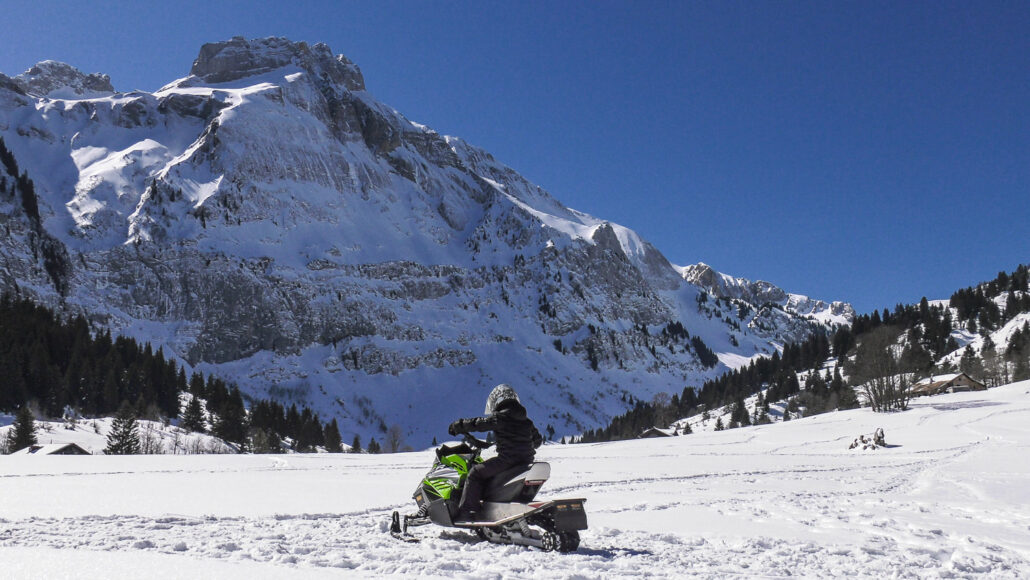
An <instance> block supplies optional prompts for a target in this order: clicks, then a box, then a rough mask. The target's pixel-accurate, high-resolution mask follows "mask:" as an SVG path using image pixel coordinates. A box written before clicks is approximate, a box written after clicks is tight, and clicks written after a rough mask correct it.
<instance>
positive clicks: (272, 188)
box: [0, 38, 853, 444]
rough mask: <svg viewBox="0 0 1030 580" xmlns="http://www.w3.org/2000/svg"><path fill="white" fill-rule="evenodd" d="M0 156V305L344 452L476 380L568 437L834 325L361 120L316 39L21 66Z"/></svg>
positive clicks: (392, 120)
mask: <svg viewBox="0 0 1030 580" xmlns="http://www.w3.org/2000/svg"><path fill="white" fill-rule="evenodd" d="M0 137H2V138H3V142H4V144H5V146H6V148H7V149H9V150H10V152H11V153H12V154H13V159H14V161H15V164H16V167H15V166H11V167H6V174H5V167H3V166H0V178H2V179H3V181H0V228H2V230H3V231H4V232H5V236H4V237H3V238H2V239H0V250H2V253H0V291H4V292H12V293H17V294H20V295H23V296H28V297H31V298H32V299H34V300H37V301H39V302H41V303H45V304H47V305H50V306H53V307H55V308H59V309H63V310H65V311H69V312H81V313H85V314H86V315H87V316H88V317H89V318H90V319H91V320H92V321H93V322H94V323H95V324H98V325H104V326H109V327H111V328H113V329H114V330H115V331H116V332H119V333H123V334H126V335H129V336H132V337H134V338H136V339H139V340H142V341H148V342H151V343H153V344H154V345H155V347H163V348H164V349H165V352H167V353H169V354H170V355H171V356H174V357H177V358H179V359H180V360H181V361H182V362H184V363H186V364H188V365H190V366H191V367H192V368H193V369H195V370H199V371H202V372H205V373H215V374H217V375H219V376H222V377H224V378H226V379H229V380H233V381H235V382H236V383H237V384H239V386H240V387H241V389H243V390H244V392H246V393H249V394H251V395H255V396H261V397H272V398H276V399H279V400H283V401H287V402H290V401H293V402H303V403H305V404H308V405H310V406H311V407H312V408H314V409H315V410H316V411H318V412H319V413H320V414H321V415H322V416H323V417H324V418H330V417H333V416H335V417H337V418H339V420H340V426H341V430H342V432H343V433H344V435H345V438H347V434H348V433H361V434H363V435H365V436H366V437H367V436H368V435H373V434H378V433H380V432H381V431H385V429H386V427H387V426H388V425H390V424H395V423H396V424H400V425H404V426H405V427H406V429H407V436H408V437H409V440H410V441H411V442H412V443H414V444H420V443H425V442H428V440H429V439H431V438H432V437H433V436H434V435H439V434H440V433H441V432H442V430H443V428H444V426H445V425H446V424H447V422H448V420H449V419H450V418H452V417H453V416H454V415H455V414H457V415H469V414H475V413H477V412H479V408H480V407H481V403H482V400H483V399H484V397H485V394H486V393H487V392H488V389H489V388H491V387H492V386H493V385H495V384H497V383H500V382H508V383H511V384H513V385H515V386H516V388H518V389H519V391H520V393H522V395H523V399H524V401H525V402H526V403H527V406H528V407H529V409H530V412H531V414H532V415H533V416H534V417H536V418H537V422H538V423H540V424H541V426H542V427H543V426H547V425H551V426H552V427H553V428H554V430H555V431H556V432H557V433H558V434H559V435H560V434H563V433H569V432H578V431H581V430H582V429H583V428H585V427H588V426H596V425H598V424H600V423H601V422H603V421H605V420H606V419H608V418H609V417H610V416H612V414H614V413H618V412H622V411H624V410H625V409H626V408H627V407H628V406H629V405H631V404H632V402H633V400H634V399H648V398H650V397H651V396H652V395H653V394H654V393H657V392H663V391H670V392H671V391H678V390H680V389H682V388H683V386H684V385H688V384H699V383H700V382H701V381H702V380H704V379H705V378H708V377H712V376H714V375H716V374H718V373H720V372H723V371H725V370H726V369H727V368H733V367H736V366H739V365H741V364H744V363H746V362H747V361H748V360H750V359H751V358H752V357H755V356H763V355H767V354H770V353H772V352H774V351H775V350H776V349H777V348H780V347H781V346H782V345H783V344H784V343H785V342H788V341H795V340H799V339H802V338H804V337H806V336H808V335H810V333H812V332H814V331H820V330H822V329H825V328H827V327H828V326H830V325H832V324H842V323H847V321H848V320H849V318H850V317H851V316H853V311H852V310H851V308H850V307H849V306H847V305H845V304H841V303H836V302H835V303H832V304H827V303H824V302H821V301H815V300H809V299H808V298H805V297H801V296H796V295H791V294H788V293H786V292H784V291H782V290H780V289H778V288H775V287H773V286H771V285H768V284H765V283H756V284H752V283H747V282H746V281H741V280H738V279H734V278H729V277H726V276H723V275H721V274H718V273H716V272H714V271H713V270H711V269H710V268H707V267H706V266H705V267H703V268H702V267H700V266H703V265H698V266H691V267H687V268H679V267H676V266H673V265H672V264H670V263H669V262H668V261H667V260H666V258H665V257H664V256H663V255H662V254H661V252H659V251H658V250H657V249H656V248H655V247H653V246H652V245H651V244H649V243H648V242H647V241H645V240H644V239H643V238H641V237H640V236H639V235H638V234H636V233H635V232H633V231H631V230H629V229H626V228H624V227H622V226H619V225H617V224H615V223H612V222H609V221H606V220H603V219H598V218H594V217H592V216H589V215H586V214H583V213H581V212H578V211H575V210H573V209H570V208H567V207H565V206H564V205H562V204H561V203H560V202H559V201H558V200H557V199H555V198H554V197H552V196H551V195H550V194H549V193H548V192H546V191H544V190H543V189H542V188H540V187H539V186H536V185H534V184H533V183H531V182H530V181H528V180H527V179H525V178H524V177H522V176H521V175H519V174H518V173H517V172H516V171H514V170H513V169H511V168H509V167H507V166H505V165H504V164H502V163H501V162H499V161H498V160H496V159H494V157H493V156H491V155H490V154H489V153H488V152H486V151H483V150H482V149H479V148H476V147H474V146H472V145H470V144H468V143H466V142H464V141H462V140H461V139H459V138H455V137H447V136H444V135H441V134H439V133H437V132H436V131H434V130H432V129H430V128H428V127H425V126H423V125H419V124H418V123H414V122H412V121H409V120H408V119H406V118H405V117H404V116H403V115H401V114H400V113H398V112H397V111H395V110H393V109H392V108H390V107H389V106H386V105H384V104H382V103H381V102H379V101H377V100H376V99H375V98H374V97H373V96H372V95H371V94H370V93H369V92H368V91H367V90H366V88H365V83H364V79H363V77H362V74H361V71H360V70H359V69H358V67H357V66H356V65H355V64H354V63H352V62H351V61H350V60H348V59H347V58H346V57H344V56H342V55H340V56H334V55H333V53H332V52H331V51H330V49H329V48H328V47H327V46H325V45H324V44H315V45H308V44H306V43H303V42H291V41H289V40H286V39H282V38H267V39H260V40H246V39H243V38H233V39H232V40H229V41H226V42H219V43H213V44H207V45H204V46H203V47H202V48H201V50H200V54H199V56H198V57H197V60H196V61H195V62H194V63H193V67H192V69H191V71H190V74H189V75H188V76H187V77H185V78H182V79H179V80H176V81H173V82H171V83H170V84H168V85H167V86H165V87H163V88H161V89H160V90H158V91H156V92H154V93H146V92H140V91H134V92H130V93H121V92H117V91H115V90H114V88H113V86H112V85H111V83H110V80H109V79H108V78H107V77H106V76H105V75H100V74H92V75H85V74H83V73H81V72H80V71H77V70H75V69H74V68H72V67H70V66H68V65H65V64H62V63H55V62H52V61H48V62H44V63H40V64H39V65H37V66H35V67H33V68H32V69H30V70H29V71H27V72H26V73H24V74H22V75H18V76H16V77H13V78H11V77H6V76H3V75H0ZM19 171H21V172H23V173H24V174H25V175H26V176H27V177H28V178H30V179H31V180H32V181H33V184H34V193H33V194H32V195H29V194H27V193H25V192H24V191H22V190H23V189H25V188H24V187H21V186H20V185H19V184H17V183H16V181H17V179H16V178H17V177H18V175H15V174H16V173H18V172H19ZM30 198H31V199H30Z"/></svg>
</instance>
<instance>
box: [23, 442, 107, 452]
mask: <svg viewBox="0 0 1030 580" xmlns="http://www.w3.org/2000/svg"><path fill="white" fill-rule="evenodd" d="M69 447H74V448H76V449H78V450H79V452H80V454H81V455H90V452H89V451H86V450H85V449H83V448H82V447H79V446H78V445H76V444H74V443H48V444H46V445H29V446H28V447H25V448H24V449H19V450H18V451H15V452H14V453H12V454H11V455H54V454H57V453H60V452H61V451H64V450H66V449H67V448H69Z"/></svg>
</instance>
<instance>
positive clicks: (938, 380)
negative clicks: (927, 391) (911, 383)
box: [916, 373, 961, 385]
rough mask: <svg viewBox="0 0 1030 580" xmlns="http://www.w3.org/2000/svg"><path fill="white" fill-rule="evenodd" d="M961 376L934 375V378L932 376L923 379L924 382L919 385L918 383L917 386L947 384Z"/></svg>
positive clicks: (957, 374) (956, 374) (953, 374)
mask: <svg viewBox="0 0 1030 580" xmlns="http://www.w3.org/2000/svg"><path fill="white" fill-rule="evenodd" d="M960 374H961V373H952V374H949V375H934V376H931V377H926V378H925V379H923V380H921V381H919V382H918V383H916V385H929V384H933V383H947V382H950V381H953V380H955V379H957V378H958V377H959V375H960Z"/></svg>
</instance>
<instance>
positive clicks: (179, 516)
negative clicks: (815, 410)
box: [0, 382, 1030, 579]
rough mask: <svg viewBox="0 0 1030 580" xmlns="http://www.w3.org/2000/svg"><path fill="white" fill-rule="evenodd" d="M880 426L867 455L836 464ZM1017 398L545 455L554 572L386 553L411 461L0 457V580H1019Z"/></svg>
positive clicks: (419, 463)
mask: <svg viewBox="0 0 1030 580" xmlns="http://www.w3.org/2000/svg"><path fill="white" fill-rule="evenodd" d="M877 427H882V428H883V429H884V431H885V433H886V441H887V443H888V447H887V448H881V449H876V450H866V451H859V450H851V451H849V450H848V445H849V444H850V443H851V441H852V440H854V439H855V438H856V437H858V436H859V435H862V434H868V433H872V432H873V431H874V430H875V429H876V428H877ZM1028 448H1030V382H1023V383H1017V384H1013V385H1007V386H1004V387H999V388H996V389H992V390H990V391H986V392H978V393H956V394H950V395H941V396H937V397H930V398H921V399H916V400H914V401H913V402H912V409H911V410H909V411H907V412H904V413H897V414H874V413H872V412H871V411H869V410H865V409H860V410H854V411H846V412H839V413H831V414H826V415H820V416H816V417H812V418H807V419H800V420H795V421H790V422H788V423H777V424H773V425H765V426H759V427H750V428H745V429H737V430H731V431H722V432H710V433H708V432H706V433H697V434H693V435H688V436H682V437H670V438H663V439H648V440H637V441H628V442H620V443H607V444H591V445H548V446H546V447H545V448H543V449H542V450H541V452H540V458H541V459H543V460H546V461H549V462H551V464H552V478H551V480H550V481H549V482H548V483H547V485H545V487H544V491H543V492H542V493H541V495H542V496H548V497H585V498H587V504H586V506H587V511H588V514H589V522H590V529H589V530H586V531H585V532H583V534H582V546H581V548H580V550H579V551H578V552H576V553H574V554H556V553H543V552H540V551H537V550H533V549H530V548H522V547H512V546H499V545H494V544H489V543H486V542H483V541H480V540H479V539H478V538H476V537H475V536H474V535H472V534H470V533H466V532H464V531H457V530H447V529H442V528H437V527H434V526H427V527H423V528H416V529H415V530H414V531H415V532H416V533H417V534H419V535H420V536H421V537H422V538H423V541H422V542H421V543H419V544H405V543H401V542H398V541H397V540H394V539H393V538H391V537H390V536H389V535H388V534H387V533H386V530H387V523H388V517H389V514H390V512H391V511H392V510H394V509H401V510H410V507H411V505H412V504H411V502H410V495H411V492H412V490H413V489H414V487H415V485H416V483H417V482H418V480H419V479H420V478H421V476H422V474H423V473H424V472H425V470H426V469H427V467H428V465H429V463H430V458H431V455H432V452H431V451H422V452H416V453H406V454H396V455H288V456H255V455H240V456H226V455H218V456H198V455H190V456H184V455H165V456H136V457H105V456H92V457H33V456H26V457H3V458H0V518H3V519H0V571H2V575H3V576H4V577H5V578H12V577H13V578H41V577H47V578H54V577H73V578H79V577H83V578H101V577H103V578H136V577H148V578H196V577H209V578H248V579H253V578H323V577H330V576H332V577H339V576H340V575H341V573H342V574H343V575H345V576H359V577H369V576H386V575H393V576H405V577H412V576H416V575H423V576H429V577H463V578H501V577H530V576H532V577H543V578H596V577H605V578H610V577H620V576H632V577H641V576H646V577H657V578H682V577H706V578H725V577H735V576H743V577H786V576H803V577H813V578H816V577H818V578H826V577H862V578H885V577H901V578H907V577H912V578H966V577H990V578H1026V577H1030V453H1028V451H1030V449H1028Z"/></svg>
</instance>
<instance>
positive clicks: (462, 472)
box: [390, 435, 587, 552]
mask: <svg viewBox="0 0 1030 580" xmlns="http://www.w3.org/2000/svg"><path fill="white" fill-rule="evenodd" d="M490 445H492V443H487V442H486V441H482V440H480V439H477V438H476V437H474V436H472V435H465V437H464V440H463V441H462V442H446V443H444V444H443V445H441V446H440V447H439V449H437V450H436V459H435V460H434V461H433V467H432V468H431V469H430V470H429V473H427V474H426V476H425V478H423V479H422V482H421V483H420V484H419V485H418V487H417V488H416V489H415V493H414V494H412V497H413V498H414V500H415V504H416V505H417V506H418V511H417V512H415V513H413V514H409V515H404V516H402V515H400V514H399V513H398V512H393V515H392V521H391V523H390V533H391V534H392V535H393V536H394V537H395V538H397V539H400V540H404V541H407V542H417V541H418V538H417V537H416V536H414V535H412V534H411V533H410V532H408V528H409V527H415V526H423V525H426V524H429V523H433V524H436V525H439V526H444V527H448V528H467V529H471V530H474V531H475V532H476V534H477V535H479V537H480V538H482V539H484V540H488V541H490V542H494V543H496V544H517V545H522V546H533V547H536V548H539V549H541V550H543V551H545V552H550V551H552V550H557V551H559V552H574V551H575V550H576V548H578V547H579V530H585V529H587V514H586V511H585V510H584V509H583V502H584V501H586V500H584V499H583V498H576V499H556V500H548V501H533V499H534V498H535V497H536V494H537V492H538V491H539V490H540V486H542V485H543V484H544V482H545V481H547V478H548V477H550V475H551V466H550V465H549V464H547V463H544V462H541V461H538V462H536V463H531V464H528V465H522V466H516V467H513V468H511V469H509V470H507V471H503V472H501V473H500V474H498V475H497V476H496V477H494V478H492V479H491V480H490V481H488V482H487V484H486V486H485V487H484V489H483V500H484V501H483V506H482V507H481V508H480V510H479V512H478V513H479V515H478V517H477V519H478V520H481V521H475V522H465V521H459V522H455V521H454V517H455V515H457V513H458V503H459V502H460V501H461V492H462V489H463V486H464V483H465V479H466V477H467V475H468V471H469V469H470V468H471V466H473V465H474V464H476V463H482V461H483V458H482V457H481V456H480V455H481V454H482V451H483V449H485V448H487V447H489V446H490Z"/></svg>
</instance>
